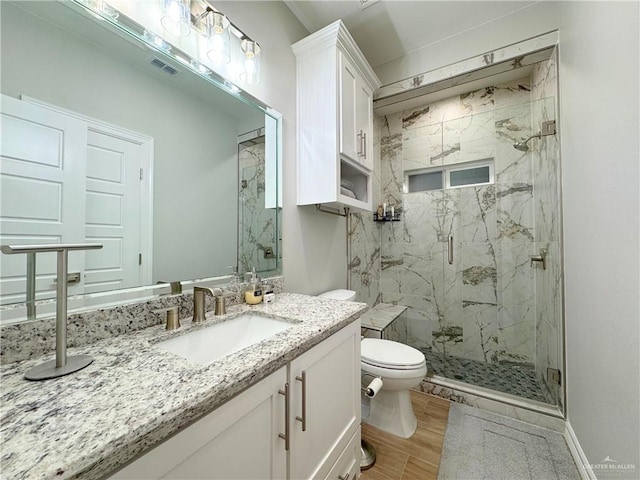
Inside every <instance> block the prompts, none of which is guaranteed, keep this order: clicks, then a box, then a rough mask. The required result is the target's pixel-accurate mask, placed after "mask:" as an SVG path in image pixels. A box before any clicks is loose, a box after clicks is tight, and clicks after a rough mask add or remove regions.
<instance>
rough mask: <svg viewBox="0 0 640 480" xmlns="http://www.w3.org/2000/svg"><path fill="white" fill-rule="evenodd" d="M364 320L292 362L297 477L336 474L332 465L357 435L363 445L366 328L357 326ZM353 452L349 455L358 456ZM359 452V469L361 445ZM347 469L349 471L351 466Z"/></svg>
mask: <svg viewBox="0 0 640 480" xmlns="http://www.w3.org/2000/svg"><path fill="white" fill-rule="evenodd" d="M358 323H359V322H356V323H355V324H352V325H350V326H349V327H347V328H344V329H342V330H340V331H339V332H337V333H335V334H334V335H332V336H331V337H329V338H328V339H327V340H325V341H324V342H322V343H321V344H320V345H318V346H316V347H314V348H312V349H311V350H309V351H308V352H306V353H304V354H303V355H301V356H300V357H298V358H296V359H294V360H293V361H292V362H291V366H290V370H289V371H290V375H291V380H292V382H293V390H292V392H293V394H292V398H291V411H292V416H293V417H295V419H296V420H295V422H293V423H292V424H291V456H290V459H289V460H290V463H289V471H290V478H292V479H303V478H309V479H311V478H313V479H320V478H331V477H327V476H328V475H329V472H330V470H331V468H332V467H333V465H334V464H335V463H336V462H337V461H338V459H339V458H340V456H341V455H342V453H343V452H345V451H346V450H347V447H348V445H349V443H350V441H351V439H352V437H353V436H354V435H356V434H357V437H358V446H359V445H360V433H359V432H360V408H361V407H360V331H359V330H358V329H357V328H354V326H355V325H356V324H358ZM351 453H352V452H348V453H347V455H350V456H351V457H352V459H353V455H351ZM357 454H358V457H357V460H358V462H357V463H358V468H359V467H360V461H359V458H360V457H359V454H360V450H359V447H358V451H357ZM344 470H345V471H344V472H340V474H341V475H343V476H344V475H345V474H346V473H347V472H348V468H345V469H344ZM335 478H338V477H335ZM351 478H353V476H351Z"/></svg>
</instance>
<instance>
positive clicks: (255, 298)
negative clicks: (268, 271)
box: [244, 267, 263, 305]
mask: <svg viewBox="0 0 640 480" xmlns="http://www.w3.org/2000/svg"><path fill="white" fill-rule="evenodd" d="M262 296H263V295H262V284H261V283H260V280H258V275H257V274H256V267H253V268H252V269H251V274H250V276H249V286H248V287H247V289H246V290H245V292H244V301H245V302H247V303H248V304H249V305H257V304H258V303H260V302H262Z"/></svg>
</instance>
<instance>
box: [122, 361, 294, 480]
mask: <svg viewBox="0 0 640 480" xmlns="http://www.w3.org/2000/svg"><path fill="white" fill-rule="evenodd" d="M286 382H287V368H286V367H282V368H280V369H279V370H278V371H276V372H274V373H272V374H271V375H269V376H268V377H267V378H265V379H263V380H261V381H260V382H259V383H257V384H256V385H254V386H252V387H251V388H249V389H247V390H245V391H244V392H243V393H241V394H240V395H238V396H236V397H234V398H233V399H232V400H230V401H229V402H227V403H225V404H224V405H222V406H221V407H219V408H217V409H216V410H214V411H213V412H211V413H209V414H207V415H206V416H204V417H203V418H201V419H200V420H198V421H196V422H195V423H193V424H192V425H190V426H188V427H187V428H185V429H184V430H182V431H180V432H179V433H177V434H176V435H174V436H173V437H171V438H169V439H168V440H166V441H165V442H163V443H161V444H160V445H158V446H157V447H155V448H154V449H153V450H151V451H149V452H148V453H146V454H144V455H143V456H141V457H140V458H138V459H136V460H134V461H133V462H132V463H130V464H129V465H127V466H126V467H125V468H123V469H122V470H120V471H118V472H116V473H115V474H113V475H112V476H111V477H110V478H111V479H160V478H162V479H185V478H189V479H203V480H204V479H220V480H222V479H232V478H260V479H263V478H264V479H270V478H274V479H283V478H286V475H287V453H286V451H285V442H284V440H283V439H282V438H281V437H280V436H279V434H280V433H284V431H285V430H284V428H285V416H284V412H285V398H284V396H283V395H281V394H280V393H279V392H280V390H281V389H283V388H284V385H285V383H286Z"/></svg>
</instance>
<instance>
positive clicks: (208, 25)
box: [202, 8, 231, 65]
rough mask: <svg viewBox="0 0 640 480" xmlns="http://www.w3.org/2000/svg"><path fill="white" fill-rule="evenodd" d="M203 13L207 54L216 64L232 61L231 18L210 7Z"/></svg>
mask: <svg viewBox="0 0 640 480" xmlns="http://www.w3.org/2000/svg"><path fill="white" fill-rule="evenodd" d="M203 15H204V18H203V20H202V21H203V22H204V32H205V37H206V38H207V42H208V51H207V56H208V57H209V59H210V60H211V61H212V62H213V63H215V64H216V65H225V64H227V63H229V62H230V61H231V46H230V43H229V19H228V18H227V17H226V16H225V15H224V14H222V13H220V12H216V11H214V10H212V9H210V8H208V9H207V11H206V12H205V13H204V14H203Z"/></svg>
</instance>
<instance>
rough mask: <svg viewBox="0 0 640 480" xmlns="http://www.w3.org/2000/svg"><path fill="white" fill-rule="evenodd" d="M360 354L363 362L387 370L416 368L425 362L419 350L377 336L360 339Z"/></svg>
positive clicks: (422, 365)
mask: <svg viewBox="0 0 640 480" xmlns="http://www.w3.org/2000/svg"><path fill="white" fill-rule="evenodd" d="M360 356H361V361H362V363H364V364H367V365H371V366H374V367H378V368H385V369H389V370H416V369H420V368H422V367H424V366H425V364H426V360H425V358H424V355H423V354H422V353H421V352H420V351H419V350H416V349H415V348H413V347H410V346H408V345H405V344H403V343H400V342H393V341H391V340H381V339H377V338H365V339H363V340H362V342H361V352H360Z"/></svg>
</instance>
